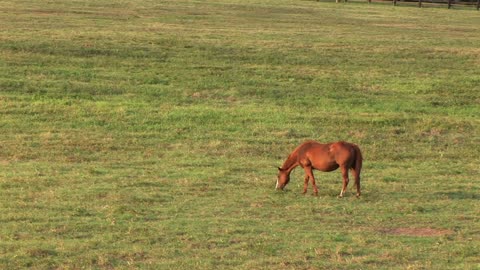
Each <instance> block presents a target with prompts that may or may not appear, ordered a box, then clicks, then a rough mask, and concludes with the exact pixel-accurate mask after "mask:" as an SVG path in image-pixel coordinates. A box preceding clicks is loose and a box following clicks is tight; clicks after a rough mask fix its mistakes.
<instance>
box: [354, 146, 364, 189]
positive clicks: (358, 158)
mask: <svg viewBox="0 0 480 270" xmlns="http://www.w3.org/2000/svg"><path fill="white" fill-rule="evenodd" d="M353 149H354V151H355V162H354V164H353V167H352V169H353V171H354V177H355V186H357V197H358V196H360V172H361V171H362V164H363V156H362V151H360V147H358V145H356V144H354V145H353Z"/></svg>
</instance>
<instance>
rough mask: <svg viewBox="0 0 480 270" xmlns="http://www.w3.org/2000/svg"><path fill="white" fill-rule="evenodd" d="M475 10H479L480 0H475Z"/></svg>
mask: <svg viewBox="0 0 480 270" xmlns="http://www.w3.org/2000/svg"><path fill="white" fill-rule="evenodd" d="M477 10H480V0H477Z"/></svg>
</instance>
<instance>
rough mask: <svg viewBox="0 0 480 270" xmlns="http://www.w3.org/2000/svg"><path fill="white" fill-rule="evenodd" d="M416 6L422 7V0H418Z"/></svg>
mask: <svg viewBox="0 0 480 270" xmlns="http://www.w3.org/2000/svg"><path fill="white" fill-rule="evenodd" d="M418 7H420V8H421V7H422V0H418Z"/></svg>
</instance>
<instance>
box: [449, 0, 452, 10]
mask: <svg viewBox="0 0 480 270" xmlns="http://www.w3.org/2000/svg"><path fill="white" fill-rule="evenodd" d="M451 7H452V0H448V9H450V8H451Z"/></svg>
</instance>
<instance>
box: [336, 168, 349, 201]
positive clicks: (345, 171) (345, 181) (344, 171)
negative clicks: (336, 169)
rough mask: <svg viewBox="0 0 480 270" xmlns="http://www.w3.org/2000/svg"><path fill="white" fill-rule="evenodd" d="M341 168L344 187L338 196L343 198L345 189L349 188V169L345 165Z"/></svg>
mask: <svg viewBox="0 0 480 270" xmlns="http://www.w3.org/2000/svg"><path fill="white" fill-rule="evenodd" d="M340 168H341V170H342V178H343V187H342V190H341V191H340V195H338V197H340V198H342V197H343V194H345V191H346V190H347V186H348V182H349V179H348V169H347V167H346V166H344V165H343V166H341V167H340Z"/></svg>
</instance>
